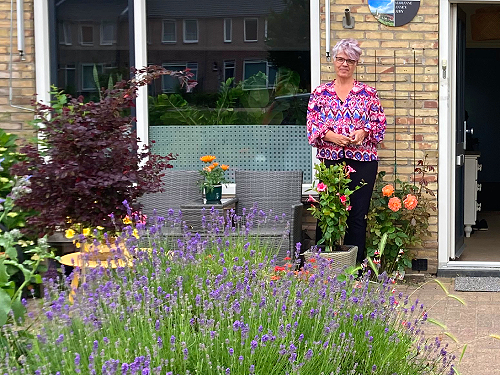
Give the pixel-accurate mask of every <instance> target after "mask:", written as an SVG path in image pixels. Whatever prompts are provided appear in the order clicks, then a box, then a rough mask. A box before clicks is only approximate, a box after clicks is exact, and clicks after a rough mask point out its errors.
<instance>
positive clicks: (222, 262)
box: [0, 211, 453, 375]
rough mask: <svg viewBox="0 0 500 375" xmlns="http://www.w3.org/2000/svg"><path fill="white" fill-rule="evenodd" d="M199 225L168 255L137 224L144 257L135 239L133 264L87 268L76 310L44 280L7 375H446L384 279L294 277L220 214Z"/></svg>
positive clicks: (304, 273)
mask: <svg viewBox="0 0 500 375" xmlns="http://www.w3.org/2000/svg"><path fill="white" fill-rule="evenodd" d="M250 214H254V215H255V214H256V212H253V213H250ZM259 216H260V215H259V214H257V217H259ZM172 218H173V217H172ZM233 219H235V220H236V221H239V220H240V219H241V218H237V217H233ZM249 221H250V220H249V219H247V218H245V220H243V222H249ZM205 222H206V225H207V227H211V228H212V230H211V231H210V234H209V236H208V237H206V238H202V237H201V236H200V235H198V234H193V235H192V236H186V237H184V238H183V239H180V240H179V241H178V246H177V249H175V250H171V249H169V248H167V247H164V244H165V242H164V240H163V237H162V235H161V233H162V232H163V229H164V228H165V227H168V226H169V225H170V224H169V223H168V220H167V221H164V220H157V221H155V222H154V223H152V226H151V227H149V228H148V229H146V228H145V227H143V226H142V225H141V226H139V225H138V229H139V233H140V234H141V238H144V237H145V234H149V236H148V241H149V244H148V246H149V247H150V248H151V250H147V251H146V250H141V249H142V248H143V246H144V243H143V242H142V243H141V244H140V247H139V246H138V244H139V242H138V240H137V239H136V238H135V237H133V236H130V238H128V239H127V248H128V251H129V252H130V254H132V255H133V257H134V260H133V266H132V267H123V268H116V269H106V268H105V267H97V268H93V269H90V270H87V272H86V278H85V282H84V283H83V284H82V285H81V286H80V287H79V288H78V289H77V290H76V295H75V300H74V303H73V304H70V303H69V302H68V290H64V289H63V290H61V288H60V286H59V285H57V284H56V283H55V282H51V283H49V284H51V286H50V285H49V286H48V287H47V288H46V295H45V300H44V309H43V311H44V314H43V315H42V316H40V317H39V318H40V319H41V320H42V321H43V329H42V330H41V331H40V332H38V334H37V336H36V338H34V340H33V341H32V342H31V343H30V344H29V347H28V348H29V350H28V351H26V352H25V355H23V356H20V357H17V356H16V355H15V352H13V351H11V352H10V353H5V350H6V348H0V358H6V359H5V360H4V361H1V362H0V370H1V371H2V373H7V374H21V373H29V374H75V373H80V374H172V375H174V374H183V375H184V374H203V375H205V374H264V373H266V374H322V373H325V374H346V373H349V374H363V375H365V374H384V375H385V374H441V373H446V372H447V371H449V370H450V368H451V367H450V366H451V361H452V359H453V357H451V356H450V355H449V354H447V353H446V349H445V348H443V347H442V346H441V343H440V341H439V340H438V339H436V340H431V341H430V342H426V340H425V338H424V335H423V331H422V326H423V325H424V324H426V318H427V314H426V311H425V309H424V307H423V305H420V304H418V303H417V302H415V303H413V304H412V303H411V302H410V301H409V300H408V299H407V298H405V297H404V296H403V295H402V294H395V293H394V292H393V285H392V283H391V282H390V281H389V280H381V282H380V283H369V282H368V277H367V276H366V277H365V278H364V279H363V280H362V281H355V280H354V279H353V278H352V277H351V278H349V277H348V278H346V277H343V278H340V277H337V276H336V275H334V274H333V272H332V271H331V267H330V264H328V263H327V262H322V261H321V260H318V261H317V262H314V263H310V264H309V265H307V266H306V267H305V268H304V269H302V270H300V271H299V270H296V269H295V267H293V266H287V267H275V265H274V261H273V259H272V257H270V256H269V255H268V254H267V253H266V251H267V249H266V244H265V243H262V242H259V239H258V238H252V237H248V236H247V235H245V230H243V229H242V230H241V233H240V234H238V229H237V227H225V228H224V227H218V226H217V225H216V224H217V223H224V220H221V218H219V217H218V216H217V215H216V213H215V212H209V211H207V217H206V221H205ZM229 222H231V221H229ZM132 231H133V229H132V228H130V230H128V232H129V233H130V234H132ZM125 232H127V231H125ZM223 233H224V235H222V234H223ZM341 280H342V281H341ZM70 283H71V278H69V279H68V280H66V284H67V285H69V284H70ZM10 338H11V339H13V335H10ZM2 351H4V353H2Z"/></svg>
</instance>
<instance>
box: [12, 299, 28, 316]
mask: <svg viewBox="0 0 500 375" xmlns="http://www.w3.org/2000/svg"><path fill="white" fill-rule="evenodd" d="M12 311H13V312H14V319H16V322H17V321H19V319H21V320H24V314H25V313H26V308H25V307H24V306H23V303H22V302H21V293H19V294H18V297H17V298H16V299H15V300H14V301H12Z"/></svg>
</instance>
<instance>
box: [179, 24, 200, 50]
mask: <svg viewBox="0 0 500 375" xmlns="http://www.w3.org/2000/svg"><path fill="white" fill-rule="evenodd" d="M188 21H195V22H196V39H187V36H186V33H187V27H186V22H188ZM199 38H200V27H199V23H198V19H197V18H186V19H184V20H182V41H183V43H186V44H192V43H198V41H199Z"/></svg>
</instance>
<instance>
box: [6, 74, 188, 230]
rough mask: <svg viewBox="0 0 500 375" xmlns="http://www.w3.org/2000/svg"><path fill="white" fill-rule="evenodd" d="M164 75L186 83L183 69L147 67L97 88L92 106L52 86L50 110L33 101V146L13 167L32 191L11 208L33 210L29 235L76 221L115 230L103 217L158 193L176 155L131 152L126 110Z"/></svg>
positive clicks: (130, 122) (119, 213) (133, 138)
mask: <svg viewBox="0 0 500 375" xmlns="http://www.w3.org/2000/svg"><path fill="white" fill-rule="evenodd" d="M163 74H169V75H174V76H178V77H179V78H180V80H181V82H182V83H183V84H185V85H186V86H187V87H188V89H189V88H191V87H192V85H193V84H192V83H190V81H189V74H186V73H185V72H179V73H175V72H171V71H168V70H165V69H163V68H160V67H148V68H144V69H142V70H138V71H135V77H139V78H136V79H132V80H129V81H121V82H118V83H117V84H116V85H115V86H114V88H113V89H108V90H102V92H101V99H100V100H99V101H97V102H84V101H83V98H81V97H79V98H72V97H71V96H69V95H66V94H64V93H62V92H60V91H56V90H55V89H54V90H53V92H52V95H53V97H54V98H55V99H54V100H53V101H52V102H51V104H50V105H47V104H43V103H40V102H37V103H35V117H36V118H37V119H38V120H36V122H35V125H36V126H37V131H38V134H39V138H38V139H39V140H40V141H39V142H37V143H30V144H27V145H25V146H24V147H23V148H22V149H21V152H22V153H23V154H24V159H23V160H22V161H20V162H19V163H16V164H15V165H14V166H13V167H12V171H13V173H15V174H16V175H19V176H23V175H30V176H31V178H30V182H31V192H30V194H25V195H23V196H22V197H20V198H19V199H18V201H17V204H18V205H19V206H20V207H21V208H24V209H31V210H35V211H36V212H37V214H36V215H33V216H31V217H29V218H28V219H27V223H28V225H29V227H30V228H31V229H32V230H34V231H35V232H37V233H38V234H42V233H51V232H53V231H55V230H56V229H60V230H64V229H67V228H70V227H71V226H74V225H75V223H78V224H79V226H80V227H81V228H97V227H98V226H100V227H103V228H104V229H103V230H104V231H110V232H114V231H115V230H117V228H116V226H115V223H114V222H113V220H112V219H111V218H110V216H109V215H110V214H114V215H115V216H116V217H119V218H123V217H125V216H126V214H127V211H126V208H125V206H124V205H123V203H122V202H124V201H125V200H126V201H128V202H136V200H137V198H138V197H140V196H141V195H143V194H144V193H148V192H157V191H160V190H161V186H162V185H161V177H162V175H163V174H162V171H163V170H164V169H165V168H171V167H172V166H171V165H170V164H169V162H170V161H171V160H173V159H175V157H174V156H173V155H172V154H169V155H167V156H159V155H154V154H152V153H151V151H150V149H149V147H144V149H142V150H139V149H138V138H137V136H136V134H135V130H134V118H133V117H132V116H131V115H130V108H131V107H133V106H134V99H135V98H136V97H137V92H138V88H139V87H140V86H144V85H146V84H148V83H150V82H151V81H152V80H153V79H155V78H158V77H160V76H161V75H163ZM48 113H50V116H48V115H47V114H48ZM117 222H118V221H117ZM118 230H119V228H118Z"/></svg>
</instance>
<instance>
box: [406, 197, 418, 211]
mask: <svg viewBox="0 0 500 375" xmlns="http://www.w3.org/2000/svg"><path fill="white" fill-rule="evenodd" d="M403 203H404V205H405V208H406V209H407V210H413V209H414V208H415V207H417V204H418V200H417V197H416V196H414V195H411V194H408V195H407V196H406V198H405V199H404V200H403Z"/></svg>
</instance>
